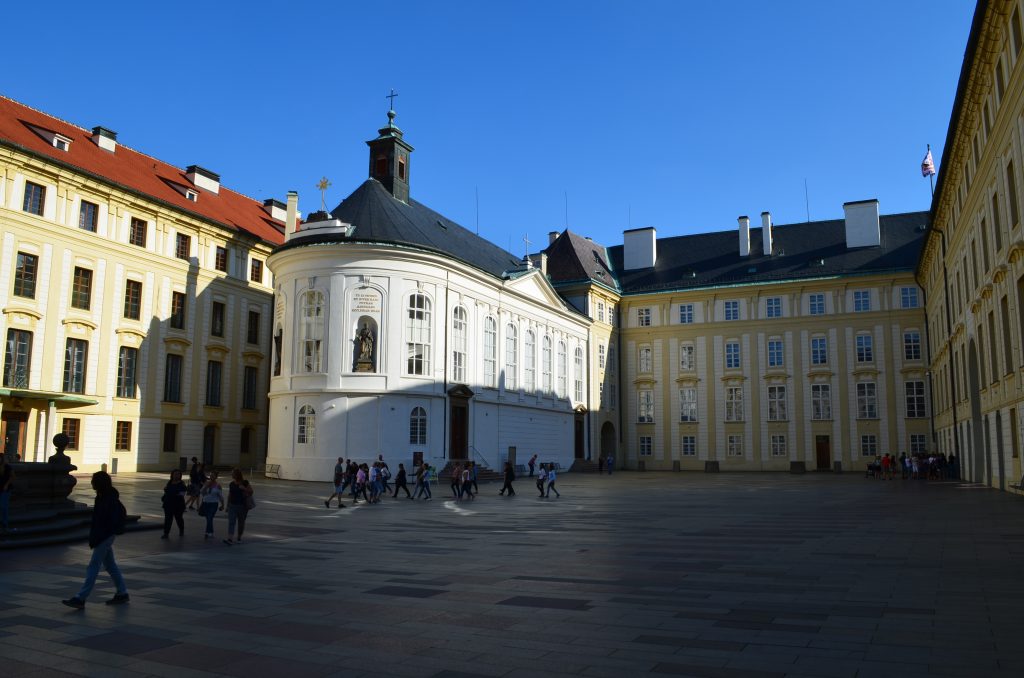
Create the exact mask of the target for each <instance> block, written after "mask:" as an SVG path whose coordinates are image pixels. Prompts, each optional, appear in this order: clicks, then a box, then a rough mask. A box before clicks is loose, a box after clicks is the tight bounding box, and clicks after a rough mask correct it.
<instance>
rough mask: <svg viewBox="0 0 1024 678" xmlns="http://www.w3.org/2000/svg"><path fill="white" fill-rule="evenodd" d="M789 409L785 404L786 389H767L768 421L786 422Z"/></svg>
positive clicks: (783, 387) (772, 387)
mask: <svg viewBox="0 0 1024 678" xmlns="http://www.w3.org/2000/svg"><path fill="white" fill-rule="evenodd" d="M788 419H789V408H788V406H787V403H786V387H785V386H783V385H776V386H769V387H768V421H787V420H788Z"/></svg>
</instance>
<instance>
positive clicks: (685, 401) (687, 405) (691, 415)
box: [679, 386, 697, 421]
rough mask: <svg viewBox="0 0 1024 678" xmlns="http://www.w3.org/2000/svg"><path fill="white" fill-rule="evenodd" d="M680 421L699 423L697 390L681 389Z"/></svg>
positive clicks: (690, 388) (690, 387) (692, 388)
mask: <svg viewBox="0 0 1024 678" xmlns="http://www.w3.org/2000/svg"><path fill="white" fill-rule="evenodd" d="M679 421H697V389H696V388H694V387H692V386H688V387H686V388H681V389H679Z"/></svg>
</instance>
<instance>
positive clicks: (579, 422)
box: [573, 414, 583, 459]
mask: <svg viewBox="0 0 1024 678" xmlns="http://www.w3.org/2000/svg"><path fill="white" fill-rule="evenodd" d="M574 442H575V445H574V447H573V453H574V454H573V456H574V457H575V458H576V459H582V458H583V415H582V414H577V415H576V434H575V436H574Z"/></svg>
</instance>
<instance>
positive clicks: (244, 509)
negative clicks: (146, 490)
mask: <svg viewBox="0 0 1024 678" xmlns="http://www.w3.org/2000/svg"><path fill="white" fill-rule="evenodd" d="M219 478H220V474H219V473H218V472H217V471H216V470H211V471H210V472H209V473H207V472H206V471H205V469H204V467H203V464H201V463H200V462H199V461H198V460H197V459H196V458H195V457H192V468H191V470H190V471H189V483H188V485H186V484H185V482H184V480H183V479H182V473H181V471H180V470H178V469H174V470H173V471H171V478H170V480H168V481H167V484H166V485H165V486H164V493H163V497H162V498H161V503H162V504H163V508H164V532H163V535H162V536H161V537H160V538H161V539H167V538H168V537H169V536H170V533H171V525H172V523H176V524H177V526H178V535H179V536H184V535H185V519H184V515H185V512H186V511H195V512H196V513H197V514H199V515H200V516H202V517H203V518H205V519H206V532H205V533H204V534H203V538H204V539H213V519H214V517H216V515H217V513H218V512H219V511H224V510H225V507H226V508H227V513H228V536H227V538H226V539H224V540H223V541H224V543H225V544H227V545H228V546H233V545H234V544H240V543H242V535H243V534H245V520H246V518H247V517H248V515H249V511H250V510H252V509H253V508H255V506H256V503H255V500H254V499H253V488H252V485H250V484H249V481H248V480H246V479H245V477H244V476H243V475H242V471H241V469H237V468H236V469H234V470H233V471H231V482H230V483H228V488H227V498H226V499H225V497H224V488H223V487H221V484H220V481H219Z"/></svg>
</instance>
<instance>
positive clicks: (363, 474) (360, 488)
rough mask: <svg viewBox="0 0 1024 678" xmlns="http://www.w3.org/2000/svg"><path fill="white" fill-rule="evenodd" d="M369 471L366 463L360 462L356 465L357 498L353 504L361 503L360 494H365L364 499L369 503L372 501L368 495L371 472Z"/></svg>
mask: <svg viewBox="0 0 1024 678" xmlns="http://www.w3.org/2000/svg"><path fill="white" fill-rule="evenodd" d="M367 471H368V469H367V466H366V464H360V465H358V466H357V467H356V489H355V498H354V499H353V500H352V503H353V504H358V503H359V495H363V501H365V502H366V503H367V504H369V503H370V498H369V497H368V496H366V483H367V481H368V480H369V473H368V472H367Z"/></svg>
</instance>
